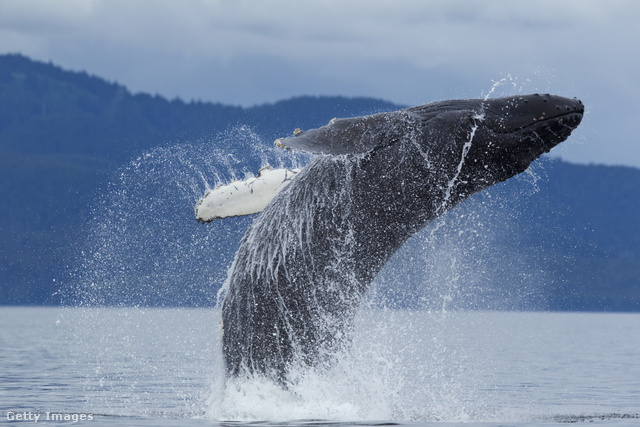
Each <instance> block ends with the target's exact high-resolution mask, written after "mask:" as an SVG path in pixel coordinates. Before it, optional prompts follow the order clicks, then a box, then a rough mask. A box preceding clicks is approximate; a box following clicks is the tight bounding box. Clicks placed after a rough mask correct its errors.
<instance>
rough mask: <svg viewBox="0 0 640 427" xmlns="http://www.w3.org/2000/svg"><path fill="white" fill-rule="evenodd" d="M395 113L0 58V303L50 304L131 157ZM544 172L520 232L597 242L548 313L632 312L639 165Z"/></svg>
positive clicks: (555, 165) (637, 272)
mask: <svg viewBox="0 0 640 427" xmlns="http://www.w3.org/2000/svg"><path fill="white" fill-rule="evenodd" d="M397 108H399V106H397V105H394V104H391V103H388V102H384V101H380V100H374V99H367V98H356V99H351V98H341V97H321V98H317V97H300V98H293V99H290V100H286V101H281V102H278V103H275V104H269V105H261V106H255V107H251V108H241V107H237V106H228V105H221V104H213V103H204V102H184V101H182V100H179V99H175V100H167V99H165V98H162V97H160V96H152V95H148V94H132V93H130V92H129V91H128V90H127V89H126V88H125V87H123V86H121V85H118V84H116V83H110V82H107V81H105V80H103V79H101V78H98V77H94V76H90V75H88V74H86V73H84V72H70V71H66V70H63V69H61V68H59V67H57V66H55V65H53V64H46V63H42V62H36V61H32V60H30V59H28V58H26V57H24V56H21V55H0V304H56V303H59V297H58V296H57V295H56V294H55V293H56V290H57V286H58V284H57V283H56V282H54V279H55V278H60V277H63V276H64V275H65V271H66V270H68V269H69V268H70V266H69V265H68V263H69V257H68V253H69V250H70V248H73V247H74V246H76V245H77V241H78V229H79V225H80V224H82V223H83V222H84V221H86V216H87V211H88V208H89V206H91V197H92V195H94V194H95V193H96V192H97V191H98V190H99V189H101V188H104V186H105V185H106V183H107V182H108V181H110V180H112V179H113V177H114V174H115V173H116V172H117V171H118V169H119V168H120V167H121V166H122V165H123V164H125V163H126V162H127V161H129V159H131V158H132V157H135V156H139V155H140V154H141V153H144V152H145V151H147V150H150V149H152V148H154V147H157V146H162V145H168V144H171V143H176V142H180V143H192V144H198V143H199V142H198V141H202V140H203V139H208V140H211V138H213V137H214V136H215V135H217V134H220V133H221V132H225V131H227V130H228V129H231V128H233V127H234V126H239V125H242V126H248V127H250V128H251V130H252V131H253V132H255V133H256V134H257V135H260V136H261V137H263V138H264V139H265V140H267V141H272V140H273V139H275V138H276V137H281V136H284V135H288V134H290V132H291V131H292V130H293V129H295V128H313V127H317V126H320V125H323V124H325V123H326V122H327V121H328V120H330V119H331V118H333V117H349V116H355V115H362V114H370V113H374V112H380V111H390V110H394V109H397ZM220 148H221V149H224V148H225V147H220ZM547 174H548V179H547V180H545V182H543V183H542V184H540V186H541V189H540V191H539V192H538V193H536V195H535V197H534V198H533V199H532V200H534V201H532V202H531V203H530V204H528V209H529V210H528V211H527V212H525V213H524V214H522V215H520V218H522V221H523V223H522V230H525V229H531V228H533V227H536V226H540V227H546V228H547V229H549V227H551V229H554V230H557V229H558V227H560V228H561V229H562V230H563V233H562V235H563V236H565V237H566V236H569V237H568V240H567V239H565V240H563V241H565V242H566V241H571V242H574V243H575V244H574V247H575V246H579V245H587V246H589V247H597V248H598V249H597V251H591V252H589V253H588V254H585V253H581V254H580V255H579V256H578V255H576V256H574V257H573V258H572V259H574V261H575V260H577V259H578V258H579V260H578V261H575V262H574V264H571V265H569V266H568V267H567V268H566V269H564V270H563V269H562V268H559V271H558V275H560V276H563V278H562V289H565V290H566V289H569V291H570V292H578V290H579V289H583V290H584V292H586V293H585V294H584V295H580V298H579V299H574V301H578V302H576V303H575V304H573V305H572V304H569V303H562V304H561V303H557V304H556V305H553V304H550V305H549V308H551V309H590V310H599V309H608V310H639V309H640V226H639V223H640V222H639V221H637V212H638V211H639V208H640V200H639V197H638V194H637V188H639V187H640V170H637V169H633V168H623V167H604V166H577V165H570V164H566V163H562V162H551V163H550V166H549V168H548V172H547ZM509 188H510V187H509V185H507V186H502V187H500V188H498V189H497V190H496V191H495V193H496V194H498V193H500V192H506V193H508V192H509V191H510V190H509ZM543 219H544V221H543ZM550 220H552V221H555V222H554V223H553V224H552V225H549V224H548V223H547V222H548V221H550ZM522 235H526V233H524V232H523V234H522ZM563 238H564V237H563ZM522 244H526V242H524V241H523V242H522ZM561 245H562V242H560V241H559V240H558V239H555V240H553V239H552V241H550V243H549V246H548V247H544V248H541V247H540V246H538V247H537V248H538V249H537V250H539V251H542V252H545V253H548V254H553V253H556V252H558V251H561V250H565V249H566V248H564V249H563V248H560V246H561ZM576 253H577V252H576ZM585 266H587V267H588V268H586V269H585V268H583V267H585ZM554 268H555V267H554ZM572 272H573V273H572ZM574 273H575V274H574ZM564 276H567V277H564ZM176 286H179V284H176ZM558 289H560V288H558ZM157 303H158V304H162V305H172V304H180V302H179V301H178V302H176V301H157ZM201 303H202V304H205V302H201ZM190 304H192V305H193V304H195V305H198V304H200V303H198V301H195V302H194V301H193V300H190Z"/></svg>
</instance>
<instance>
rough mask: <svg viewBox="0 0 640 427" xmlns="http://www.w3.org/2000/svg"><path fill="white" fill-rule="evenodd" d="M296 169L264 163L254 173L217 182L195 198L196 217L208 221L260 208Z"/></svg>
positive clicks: (244, 213) (288, 180) (239, 214)
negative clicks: (275, 166) (201, 195)
mask: <svg viewBox="0 0 640 427" xmlns="http://www.w3.org/2000/svg"><path fill="white" fill-rule="evenodd" d="M298 172H300V169H272V168H271V167H270V166H265V167H263V168H262V169H260V172H259V173H258V176H256V177H252V178H249V179H246V180H244V181H233V182H232V183H230V184H227V185H219V186H218V187H216V188H215V189H213V190H209V191H207V192H206V193H205V195H204V197H202V198H201V199H200V200H199V201H198V203H197V204H196V208H195V211H196V219H197V220H198V221H199V222H211V221H213V220H216V219H221V218H229V217H233V216H243V215H251V214H254V213H258V212H262V210H263V209H264V208H265V207H266V206H267V205H268V204H269V202H270V201H271V199H273V198H274V197H275V196H276V195H277V194H278V193H279V192H280V191H281V190H282V189H283V188H284V187H286V186H287V185H288V184H289V183H290V182H291V180H293V178H294V177H295V176H296V175H297V174H298Z"/></svg>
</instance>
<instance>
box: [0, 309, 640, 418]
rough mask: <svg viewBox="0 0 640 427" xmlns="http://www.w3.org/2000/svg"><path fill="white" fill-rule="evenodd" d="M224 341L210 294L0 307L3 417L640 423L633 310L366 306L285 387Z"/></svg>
mask: <svg viewBox="0 0 640 427" xmlns="http://www.w3.org/2000/svg"><path fill="white" fill-rule="evenodd" d="M219 343H220V326H219V312H218V311H217V310H213V309H146V308H144V309H143V308H93V309H89V308H24V307H2V308H0V423H4V422H10V421H13V420H14V419H17V418H18V417H22V418H26V421H27V422H35V417H36V416H39V419H38V423H45V424H47V425H49V424H73V425H123V426H156V425H158V426H171V425H176V426H183V425H184V426H191V425H194V426H196V425H225V426H236V425H245V424H251V425H288V426H289V425H314V426H315V425H389V424H401V425H410V426H420V425H434V426H450V425H465V426H472V425H483V426H502V425H516V426H534V425H543V426H548V425H565V424H566V423H589V424H590V425H594V424H595V425H615V426H627V425H629V426H631V425H634V426H638V425H640V418H639V417H640V415H639V414H640V314H624V313H620V314H610V313H537V312H536V313H531V312H427V311H391V310H363V311H362V312H361V313H360V315H359V318H358V324H357V327H356V335H355V338H354V342H353V346H352V350H351V352H350V353H349V354H348V355H345V357H344V359H343V360H340V361H339V362H338V363H337V364H336V366H335V368H334V369H332V371H331V372H323V373H317V374H310V373H300V377H299V381H298V382H297V383H296V385H295V386H292V387H291V388H290V389H289V390H283V389H281V388H279V387H277V386H274V385H272V384H269V383H267V382H264V381H261V380H259V379H257V378H256V379H253V380H246V381H241V382H228V383H225V382H224V380H223V374H222V372H223V371H222V364H221V362H220V360H221V359H220V350H219ZM47 417H48V418H49V419H48V420H47Z"/></svg>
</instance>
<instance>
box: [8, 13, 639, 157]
mask: <svg viewBox="0 0 640 427" xmlns="http://www.w3.org/2000/svg"><path fill="white" fill-rule="evenodd" d="M2 53H22V54H24V55H26V56H28V57H30V58H32V59H35V60H42V61H47V62H49V61H51V62H53V63H54V64H56V65H59V66H61V67H63V68H65V69H69V70H74V71H86V72H88V73H89V74H92V75H96V76H99V77H102V78H105V79H106V80H109V81H112V82H117V83H119V84H122V85H124V86H126V87H127V88H128V89H129V90H131V91H132V92H135V93H137V92H146V93H150V94H159V95H162V96H164V97H166V98H169V99H173V98H176V97H178V98H181V99H183V100H185V101H191V100H200V101H210V102H220V103H224V104H232V105H242V106H252V105H257V104H264V103H273V102H276V101H279V100H282V99H287V98H291V97H293V96H301V95H342V96H348V97H355V96H366V97H372V98H379V99H385V100H388V101H392V102H395V103H398V104H402V105H407V106H410V105H419V104H424V103H427V102H431V101H435V100H442V99H453V98H479V97H484V96H485V95H487V94H489V93H491V96H504V95H511V94H518V93H520V94H522V93H535V92H541V93H554V94H558V95H563V96H567V97H577V98H579V99H581V100H582V101H583V102H584V103H585V105H586V110H587V112H586V115H585V118H584V120H583V124H582V125H581V126H580V127H579V128H578V130H576V131H575V132H574V135H573V136H572V137H571V138H570V141H567V142H566V143H564V144H561V145H560V146H558V147H556V148H555V149H554V150H553V151H552V153H551V154H552V155H554V156H556V157H561V158H563V159H565V160H567V161H571V162H574V163H597V164H608V165H626V166H635V167H640V144H639V143H638V142H639V138H638V131H637V124H638V122H640V120H639V119H640V118H639V115H638V113H640V107H639V106H638V104H639V103H638V100H639V99H640V83H639V78H640V1H637V0H607V1H604V0H564V1H557V0H551V1H543V0H539V1H536V0H530V1H507V0H482V1H477V0H464V1H462V0H461V1H456V0H442V1H424V0H413V1H409V0H322V1H320V0H316V1H305V0H252V1H248V0H182V1H177V0H0V54H2ZM492 90H493V92H492Z"/></svg>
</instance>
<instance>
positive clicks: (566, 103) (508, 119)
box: [468, 94, 584, 181]
mask: <svg viewBox="0 0 640 427" xmlns="http://www.w3.org/2000/svg"><path fill="white" fill-rule="evenodd" d="M479 114H480V118H478V119H476V120H477V121H478V123H477V130H476V133H475V135H474V141H472V143H471V147H470V149H469V153H468V156H469V157H470V160H471V161H472V162H484V164H483V167H484V166H486V169H488V170H489V172H490V173H491V175H493V177H494V179H495V180H497V181H503V180H505V179H508V178H510V177H511V176H513V175H516V174H518V173H520V172H523V171H524V170H526V169H527V168H528V167H529V165H530V164H531V163H532V162H533V161H534V160H536V159H537V158H538V157H540V156H541V155H542V154H544V153H548V152H549V151H550V150H551V149H552V148H553V147H555V146H556V145H558V144H559V143H561V142H562V141H564V140H566V139H567V138H568V137H569V135H571V132H572V131H573V130H574V129H575V128H576V127H578V125H579V124H580V122H581V121H582V116H583V114H584V105H583V104H582V102H581V101H580V100H578V99H575V98H573V99H569V98H564V97H561V96H555V95H538V94H535V95H527V96H516V97H508V98H497V99H490V100H486V101H483V102H482V105H481V112H480V113H479Z"/></svg>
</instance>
